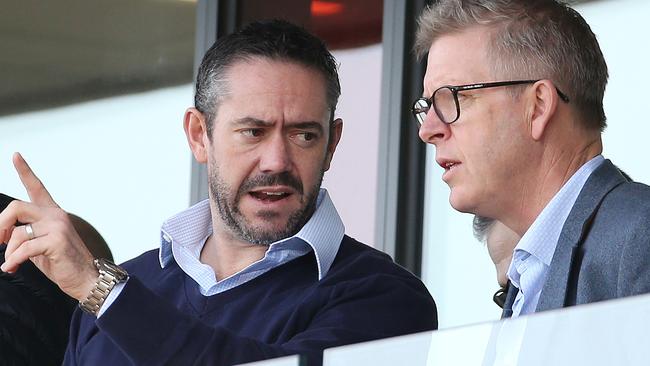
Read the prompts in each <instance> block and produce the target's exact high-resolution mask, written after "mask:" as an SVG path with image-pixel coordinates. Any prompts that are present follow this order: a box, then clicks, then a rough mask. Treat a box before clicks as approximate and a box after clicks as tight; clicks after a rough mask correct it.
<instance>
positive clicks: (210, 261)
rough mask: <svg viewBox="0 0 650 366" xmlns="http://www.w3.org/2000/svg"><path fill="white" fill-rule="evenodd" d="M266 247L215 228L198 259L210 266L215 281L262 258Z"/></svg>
mask: <svg viewBox="0 0 650 366" xmlns="http://www.w3.org/2000/svg"><path fill="white" fill-rule="evenodd" d="M268 248H269V247H268V245H261V244H252V243H246V242H242V241H240V240H237V239H235V238H234V237H232V235H229V234H226V233H224V232H223V231H221V230H217V229H216V228H215V230H214V232H213V234H212V235H210V237H209V238H208V240H207V241H206V243H205V245H204V246H203V249H202V250H201V259H200V260H201V263H205V264H207V265H209V266H210V267H212V269H213V270H214V274H215V276H216V278H217V281H221V280H223V279H225V278H228V277H230V276H232V275H234V274H235V273H237V272H239V271H241V270H243V269H244V268H246V267H248V266H250V265H251V264H253V263H255V262H257V261H259V260H260V259H262V258H264V255H265V254H266V251H267V250H268Z"/></svg>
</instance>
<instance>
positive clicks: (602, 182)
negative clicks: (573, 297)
mask: <svg viewBox="0 0 650 366" xmlns="http://www.w3.org/2000/svg"><path fill="white" fill-rule="evenodd" d="M625 182H627V179H625V178H624V177H623V176H622V175H621V172H620V171H619V170H618V168H616V166H614V164H612V162H611V161H610V160H605V161H604V162H603V163H602V164H601V165H600V166H599V167H598V168H596V170H595V171H594V172H593V173H592V174H591V176H590V177H589V179H587V182H586V183H585V185H584V187H583V188H582V191H580V195H579V196H578V199H577V200H576V202H575V204H574V205H573V208H572V209H571V212H570V213H569V217H567V219H566V222H565V223H564V227H563V228H562V233H561V234H560V238H559V239H558V243H557V247H556V249H555V253H554V254H553V260H552V261H551V266H550V268H549V272H548V277H547V278H546V283H545V284H544V287H543V288H542V293H541V295H540V298H539V303H538V304H537V309H536V311H544V310H550V309H559V308H562V307H564V306H565V305H566V300H567V288H568V286H567V284H568V283H569V279H570V276H572V272H571V269H572V268H574V267H575V266H574V265H573V262H574V261H575V259H576V253H577V252H578V248H579V247H580V245H581V244H582V242H583V241H584V238H585V237H586V235H587V234H588V233H589V229H590V228H591V223H592V221H593V218H594V216H595V215H596V213H597V212H598V208H599V207H600V204H601V203H602V201H603V199H604V198H605V196H607V194H609V192H611V191H612V190H613V189H614V188H616V187H617V186H619V185H620V184H622V183H625ZM573 275H575V274H573Z"/></svg>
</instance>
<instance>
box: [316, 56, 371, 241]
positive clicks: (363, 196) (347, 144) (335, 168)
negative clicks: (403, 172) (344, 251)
mask: <svg viewBox="0 0 650 366" xmlns="http://www.w3.org/2000/svg"><path fill="white" fill-rule="evenodd" d="M333 54H334V57H336V60H337V61H338V62H339V64H340V68H339V77H340V79H341V98H340V100H339V106H338V109H337V113H336V115H337V117H340V118H343V137H342V138H341V142H340V143H339V146H338V149H337V151H336V154H335V155H334V160H333V162H332V168H331V169H330V171H329V172H327V173H325V179H324V180H323V186H324V187H326V188H327V189H328V191H329V192H330V195H331V196H332V200H333V201H334V203H335V204H336V208H337V209H338V211H339V214H340V215H341V218H342V219H343V222H344V224H345V228H346V233H347V234H348V235H350V236H352V237H354V238H355V239H357V240H360V241H362V242H364V243H366V244H369V245H374V237H375V207H376V195H377V192H376V191H377V154H378V150H377V149H378V144H379V102H380V96H381V58H382V48H381V45H380V44H377V45H372V46H368V47H362V48H355V49H351V50H340V51H334V52H333Z"/></svg>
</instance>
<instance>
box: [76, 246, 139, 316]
mask: <svg viewBox="0 0 650 366" xmlns="http://www.w3.org/2000/svg"><path fill="white" fill-rule="evenodd" d="M93 264H94V265H95V267H97V270H98V271H99V277H98V278H97V283H96V284H95V287H94V288H93V289H92V290H91V291H90V294H89V295H88V297H86V298H85V299H84V300H82V301H79V307H80V308H81V310H83V311H85V312H87V313H90V314H92V315H94V316H97V313H99V308H101V307H102V304H103V303H104V301H105V300H106V298H107V297H108V294H109V293H110V292H111V290H112V289H113V287H115V285H117V284H118V283H120V282H125V281H126V280H127V279H128V278H129V274H128V273H126V271H125V270H124V269H123V268H122V267H120V266H118V265H116V264H115V263H112V262H111V261H109V260H107V259H104V258H97V259H95V260H94V261H93Z"/></svg>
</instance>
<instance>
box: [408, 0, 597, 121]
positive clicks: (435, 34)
mask: <svg viewBox="0 0 650 366" xmlns="http://www.w3.org/2000/svg"><path fill="white" fill-rule="evenodd" d="M477 26H484V27H488V28H491V30H493V32H492V40H491V43H490V44H489V45H488V55H487V56H488V59H490V60H491V62H492V65H491V67H492V69H493V70H492V71H493V74H494V76H495V77H499V78H510V79H550V80H552V81H553V83H555V85H556V86H557V87H558V88H559V89H560V90H562V91H563V92H564V93H565V94H567V95H568V96H569V98H570V99H571V103H572V104H574V106H575V108H576V110H577V111H578V113H580V115H581V120H583V122H584V123H585V127H587V128H589V129H595V128H597V129H599V130H600V131H603V130H604V129H605V127H606V125H607V123H606V117H605V111H604V109H603V97H604V94H605V88H606V86H607V79H608V77H609V75H608V71H607V64H606V63H605V58H604V57H603V54H602V51H601V49H600V46H599V45H598V41H597V40H596V36H595V35H594V33H593V32H592V31H591V28H590V27H589V25H588V24H587V22H586V21H585V20H584V18H582V16H580V14H579V13H578V12H577V11H575V10H574V9H572V8H570V7H569V6H568V5H566V4H565V3H563V2H560V1H556V0H439V1H437V2H435V3H434V4H432V5H430V6H429V7H427V8H426V9H425V10H424V11H423V12H422V14H421V16H420V17H419V19H418V31H417V35H416V41H415V47H414V51H415V53H416V55H417V57H418V58H422V57H423V56H424V55H425V54H426V53H427V52H428V50H429V48H430V47H431V44H432V43H433V42H434V41H435V40H436V39H437V38H439V37H441V36H443V35H446V34H451V33H459V32H462V31H463V30H466V29H469V28H473V27H477ZM481 81H483V80H481Z"/></svg>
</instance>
